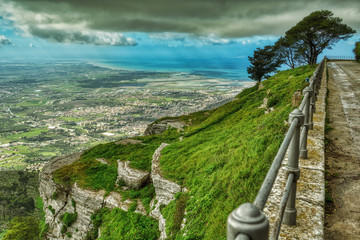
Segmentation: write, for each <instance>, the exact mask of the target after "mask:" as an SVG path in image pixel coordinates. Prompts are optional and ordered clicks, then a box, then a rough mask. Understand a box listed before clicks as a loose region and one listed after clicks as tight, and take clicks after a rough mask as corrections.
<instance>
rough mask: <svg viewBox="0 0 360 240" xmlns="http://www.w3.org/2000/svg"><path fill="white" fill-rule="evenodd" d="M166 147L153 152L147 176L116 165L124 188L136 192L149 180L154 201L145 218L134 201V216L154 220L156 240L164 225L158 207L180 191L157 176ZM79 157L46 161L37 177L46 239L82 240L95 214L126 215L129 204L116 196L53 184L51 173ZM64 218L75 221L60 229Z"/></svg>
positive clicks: (179, 187) (164, 222)
mask: <svg viewBox="0 0 360 240" xmlns="http://www.w3.org/2000/svg"><path fill="white" fill-rule="evenodd" d="M167 145H168V144H166V143H162V144H161V146H160V147H159V148H158V149H156V151H155V153H154V155H153V159H152V166H151V174H150V173H147V172H144V171H140V170H136V169H132V168H130V167H129V166H128V165H129V163H130V162H121V161H118V165H119V167H118V174H119V176H118V179H122V180H123V181H124V182H126V184H127V185H128V186H131V187H134V188H138V187H141V186H142V185H143V184H144V183H145V181H147V180H148V179H149V176H150V177H151V180H152V182H153V185H154V188H155V193H156V197H155V198H154V199H153V200H152V201H151V204H150V207H151V208H150V209H152V211H151V212H150V213H149V214H147V212H146V209H145V207H144V205H143V204H142V201H141V200H140V199H137V208H136V210H135V212H137V213H140V214H143V215H145V216H149V217H152V218H155V219H157V220H158V221H159V230H160V232H161V235H160V238H159V239H166V237H167V236H166V231H165V229H166V221H165V219H164V217H163V216H162V214H161V211H160V209H161V206H164V205H167V204H169V203H170V202H171V201H172V200H174V199H175V197H174V195H175V194H176V193H178V192H180V191H182V188H181V186H180V185H178V184H176V183H174V182H171V181H169V180H167V179H165V178H164V177H163V176H162V174H161V169H160V155H161V151H162V150H163V149H164V148H165V147H166V146H167ZM80 155H81V153H78V154H73V155H70V156H67V157H60V158H56V159H54V160H52V161H50V162H49V163H48V164H47V165H46V166H45V167H44V169H43V171H42V172H41V174H40V180H39V185H40V188H39V189H40V196H41V197H42V199H43V202H44V211H45V219H46V223H47V224H49V231H48V234H47V238H46V239H50V240H55V239H71V240H73V239H74V240H75V239H76V240H81V239H85V236H86V235H87V233H88V232H89V231H90V230H91V229H92V227H93V225H92V221H91V215H92V214H94V213H95V212H96V211H97V210H99V209H101V208H103V207H108V208H110V209H112V208H121V209H122V210H124V211H128V210H129V208H130V205H131V204H132V203H133V201H131V200H125V201H123V200H122V197H121V195H120V194H119V193H116V192H110V193H109V194H108V195H107V196H105V191H104V190H100V191H90V190H87V189H82V188H80V187H78V185H77V184H74V185H73V186H72V187H68V188H66V187H63V186H61V185H58V184H56V183H55V182H54V181H53V179H52V178H53V173H54V172H55V171H56V170H57V169H59V168H61V167H64V166H66V165H68V164H71V163H73V162H75V161H76V160H78V159H79V157H80ZM64 214H68V215H69V214H72V215H73V216H74V215H76V219H75V221H73V223H71V224H70V226H68V227H64V225H65V224H64V223H63V221H62V216H64Z"/></svg>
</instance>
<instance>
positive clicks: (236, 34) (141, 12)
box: [0, 0, 360, 61]
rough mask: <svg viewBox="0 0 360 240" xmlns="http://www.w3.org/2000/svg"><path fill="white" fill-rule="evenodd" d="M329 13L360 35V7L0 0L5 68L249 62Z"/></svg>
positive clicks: (343, 51)
mask: <svg viewBox="0 0 360 240" xmlns="http://www.w3.org/2000/svg"><path fill="white" fill-rule="evenodd" d="M321 9H328V10H331V11H332V12H333V13H334V15H335V16H338V17H341V18H342V19H343V20H344V23H346V24H348V25H349V26H350V27H352V28H354V29H355V30H357V32H359V33H360V20H359V16H360V1H359V0H342V1H338V0H336V1H335V0H321V1H320V0H297V1H289V0H278V1H275V0H251V1H244V0H136V1H130V0H102V1H99V0H0V61H4V60H12V59H49V60H56V59H80V60H87V59H93V60H101V59H120V58H121V59H126V58H143V59H147V58H149V59H152V58H164V59H167V58H219V59H221V58H247V56H249V55H252V52H253V51H254V49H256V48H257V47H262V46H264V45H267V44H272V43H274V42H275V41H276V40H277V39H278V38H279V37H280V36H282V35H284V34H285V32H286V31H287V30H288V29H290V28H291V27H292V26H294V25H295V24H296V23H297V22H299V21H300V20H301V19H302V18H304V17H305V16H307V15H308V14H310V13H311V12H313V11H317V10H321ZM359 39H360V35H359V34H356V35H354V37H352V38H350V39H348V40H347V41H346V42H344V41H343V42H339V43H338V44H337V45H336V46H335V47H334V48H333V49H332V50H327V51H326V52H325V53H326V54H328V55H345V56H351V55H352V52H351V51H352V49H353V48H354V43H355V41H358V40H359Z"/></svg>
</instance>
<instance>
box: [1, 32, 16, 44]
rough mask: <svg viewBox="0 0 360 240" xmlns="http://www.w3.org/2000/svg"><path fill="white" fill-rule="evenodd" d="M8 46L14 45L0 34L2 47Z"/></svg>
mask: <svg viewBox="0 0 360 240" xmlns="http://www.w3.org/2000/svg"><path fill="white" fill-rule="evenodd" d="M8 45H13V44H12V42H11V41H10V40H9V39H8V38H6V37H5V36H4V35H1V34H0V47H3V46H8Z"/></svg>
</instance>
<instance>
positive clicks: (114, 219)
mask: <svg viewBox="0 0 360 240" xmlns="http://www.w3.org/2000/svg"><path fill="white" fill-rule="evenodd" d="M92 219H93V222H94V226H96V227H98V226H99V227H100V230H101V237H100V238H96V237H97V236H98V232H97V229H93V231H92V232H91V233H90V234H89V235H88V236H87V238H86V239H87V240H90V239H99V240H110V239H122V240H143V239H147V240H156V239H158V238H159V236H160V233H159V230H158V229H159V225H158V222H157V221H156V220H153V219H150V218H147V217H145V216H143V215H141V214H139V213H135V212H132V211H128V212H125V211H123V210H121V209H119V208H115V209H113V210H111V211H110V210H109V209H107V208H104V209H102V210H101V211H100V212H98V213H97V214H95V215H93V216H92Z"/></svg>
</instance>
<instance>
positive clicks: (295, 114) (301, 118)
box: [289, 108, 305, 126]
mask: <svg viewBox="0 0 360 240" xmlns="http://www.w3.org/2000/svg"><path fill="white" fill-rule="evenodd" d="M295 118H298V119H299V123H298V126H302V125H303V124H304V120H305V115H304V113H303V112H301V111H300V110H299V109H298V108H295V109H294V110H293V111H292V112H291V113H290V114H289V123H291V122H292V121H293V120H294V119H295Z"/></svg>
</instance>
